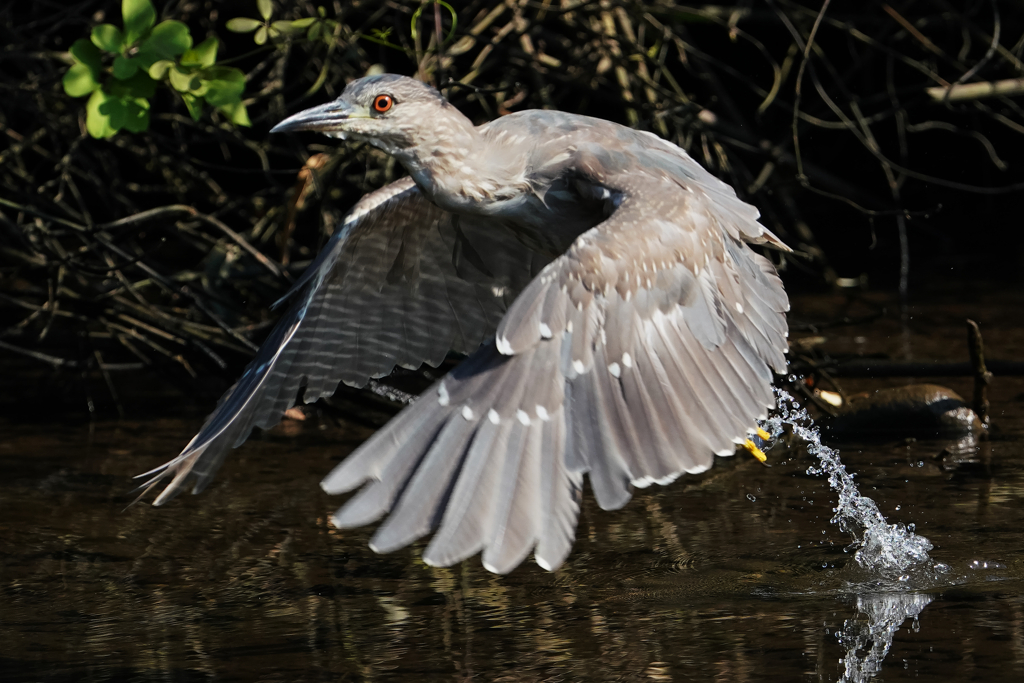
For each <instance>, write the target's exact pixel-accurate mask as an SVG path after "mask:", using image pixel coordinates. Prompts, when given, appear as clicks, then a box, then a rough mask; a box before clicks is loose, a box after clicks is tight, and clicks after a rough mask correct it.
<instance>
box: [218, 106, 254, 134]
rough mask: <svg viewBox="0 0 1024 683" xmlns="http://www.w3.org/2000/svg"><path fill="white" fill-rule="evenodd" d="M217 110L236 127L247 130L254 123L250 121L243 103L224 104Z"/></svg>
mask: <svg viewBox="0 0 1024 683" xmlns="http://www.w3.org/2000/svg"><path fill="white" fill-rule="evenodd" d="M217 109H218V110H219V111H221V112H223V113H224V114H225V115H226V116H227V117H228V119H229V120H230V121H231V123H233V124H235V125H236V126H245V127H246V128H251V127H252V121H250V120H249V112H248V111H246V108H245V105H244V104H242V103H241V102H232V103H231V104H222V105H221V106H219V107H217Z"/></svg>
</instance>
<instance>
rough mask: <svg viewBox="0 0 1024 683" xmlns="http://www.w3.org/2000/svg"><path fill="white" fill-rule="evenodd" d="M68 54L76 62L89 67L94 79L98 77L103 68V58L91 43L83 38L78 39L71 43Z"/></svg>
mask: <svg viewBox="0 0 1024 683" xmlns="http://www.w3.org/2000/svg"><path fill="white" fill-rule="evenodd" d="M68 52H70V53H71V56H72V57H74V58H75V61H76V62H78V63H79V64H84V65H85V66H87V67H89V68H90V69H91V70H92V71H93V73H94V74H95V75H96V77H97V78H98V77H99V75H100V69H102V68H103V63H102V59H103V57H102V55H100V51H99V49H98V48H97V47H96V46H95V45H93V44H92V41H89V40H86V39H85V38H79V39H78V40H76V41H75V42H73V43H71V48H70V49H69V50H68Z"/></svg>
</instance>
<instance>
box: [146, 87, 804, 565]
mask: <svg viewBox="0 0 1024 683" xmlns="http://www.w3.org/2000/svg"><path fill="white" fill-rule="evenodd" d="M306 130H312V131H319V132H321V133H324V134H326V135H329V136H331V137H335V138H340V139H343V140H345V139H351V140H362V141H366V142H368V143H370V144H371V145H373V146H375V147H378V148H380V149H382V150H384V151H385V152H386V153H388V154H390V155H392V156H393V157H395V158H396V159H397V160H398V161H399V162H400V163H401V164H402V165H403V166H404V167H405V169H406V170H407V171H408V172H409V175H408V176H407V177H405V178H403V179H401V180H397V181H395V182H393V183H391V184H390V185H387V186H386V187H383V188H381V189H379V190H377V191H375V192H371V193H370V194H368V195H366V196H365V197H363V199H362V200H360V201H359V203H357V204H356V205H355V206H354V207H353V208H352V210H351V211H350V212H349V213H348V214H347V216H346V218H345V219H344V222H343V224H342V225H341V226H340V227H339V229H338V230H337V231H336V232H335V233H334V235H333V236H332V237H331V239H330V241H329V242H328V243H327V245H326V247H325V248H324V249H323V251H322V252H321V253H320V254H319V255H318V256H317V258H316V260H315V261H314V262H313V263H312V265H310V267H309V268H308V269H307V270H306V271H305V273H304V274H303V275H302V277H301V278H300V279H299V280H298V282H296V283H295V286H294V287H293V288H292V290H291V291H290V293H289V294H288V295H286V299H289V300H290V306H289V308H288V309H287V312H286V313H285V314H284V315H283V316H282V317H281V320H280V321H279V322H278V324H277V326H276V327H275V328H274V330H273V332H271V334H270V336H269V337H268V338H267V340H266V341H265V342H264V343H263V346H262V347H261V348H260V350H259V353H258V354H257V356H256V358H255V360H253V361H252V362H251V363H250V364H249V366H248V368H247V369H246V370H245V373H244V374H243V375H242V377H241V378H240V379H239V380H238V382H237V383H236V384H235V385H234V386H233V387H232V388H231V389H230V390H228V392H227V393H226V394H225V396H224V397H223V399H222V400H221V403H220V404H219V406H218V407H217V409H216V410H215V411H214V412H213V414H212V415H210V417H209V418H208V419H207V421H206V424H205V425H204V426H203V427H202V430H201V431H200V432H199V434H197V435H196V436H195V438H193V439H192V441H190V442H189V444H188V445H187V446H186V447H185V449H184V450H183V451H182V453H181V454H180V455H179V456H178V457H177V458H175V459H173V460H171V461H170V462H168V463H167V464H165V465H163V466H162V467H160V468H158V469H157V470H154V471H153V472H152V473H150V474H152V475H153V476H152V478H151V479H150V480H149V481H147V482H146V483H147V485H148V486H149V487H152V486H154V485H156V484H158V483H160V482H163V481H166V480H169V483H168V484H167V486H166V488H165V489H164V490H163V492H162V493H161V494H160V495H159V496H158V497H157V498H156V500H155V504H156V505H160V504H162V503H164V502H165V501H167V500H168V499H169V498H171V497H172V496H173V495H175V494H176V493H177V492H178V491H179V490H180V489H181V488H182V487H184V486H185V485H186V484H187V483H189V482H190V481H191V482H193V493H198V492H199V491H201V490H202V489H203V488H204V487H205V486H206V485H207V484H208V483H209V481H210V479H211V477H212V476H213V475H214V472H215V471H216V470H217V468H218V467H219V466H220V464H221V463H222V462H223V460H224V457H225V456H226V455H227V453H228V451H229V450H230V449H231V448H233V447H237V446H239V445H241V443H242V442H243V441H245V439H246V438H247V437H248V435H249V433H250V432H251V430H252V428H253V427H254V426H258V427H261V428H264V429H266V428H269V427H272V426H273V425H275V424H277V422H278V421H279V420H280V419H281V416H282V414H283V413H284V412H285V411H286V410H287V409H288V408H290V407H291V406H292V405H293V404H294V402H295V400H296V397H297V395H298V392H299V390H300V388H301V389H302V390H303V399H304V400H305V401H306V402H307V403H310V402H312V401H315V400H317V399H318V398H320V397H322V396H330V395H332V394H333V393H334V391H335V389H336V388H337V386H338V383H339V382H344V383H345V384H348V385H351V386H356V387H360V386H364V385H365V384H366V383H367V381H368V380H369V379H370V378H376V377H383V376H385V375H388V374H389V373H390V372H391V371H392V370H393V369H394V368H395V366H401V367H404V368H417V367H419V366H420V365H421V364H422V363H427V364H430V365H432V366H435V367H436V366H437V365H439V364H440V363H441V361H442V360H444V358H445V357H446V355H447V354H448V353H449V352H450V351H455V352H458V353H461V354H466V355H468V358H466V359H465V360H464V361H463V362H462V363H461V364H460V365H458V366H457V367H456V368H455V369H454V370H452V371H451V372H450V373H448V374H447V375H446V376H445V377H444V378H443V379H441V380H440V381H439V382H437V383H436V384H435V385H434V386H433V387H432V388H430V389H429V390H428V391H427V392H426V393H424V394H423V395H422V396H421V397H420V398H419V399H418V400H416V401H415V402H414V403H413V404H412V405H410V406H408V407H407V408H405V410H403V411H402V412H401V413H400V414H399V415H398V416H396V417H395V418H394V419H392V420H391V421H390V422H389V423H388V424H387V425H385V426H384V427H383V428H382V429H380V430H379V431H377V432H376V433H375V434H374V435H373V436H372V437H371V438H370V439H369V440H368V441H366V442H365V443H364V444H362V445H361V446H360V447H359V448H357V449H356V450H355V452H353V453H352V454H351V455H350V456H349V457H348V458H347V459H346V460H345V461H344V462H342V463H341V464H340V465H339V466H338V467H336V468H335V469H334V471H333V472H331V473H330V474H329V475H328V476H327V478H326V479H324V481H323V483H322V486H323V488H324V489H325V490H326V491H327V492H329V493H342V492H347V491H352V490H354V489H356V488H359V487H361V486H362V487H363V488H362V490H361V491H360V492H359V493H358V494H356V495H354V496H352V497H351V498H350V499H349V500H348V501H347V503H346V504H345V505H344V506H343V507H341V509H339V510H338V512H337V513H335V515H334V516H333V518H332V519H333V523H334V524H335V525H337V526H338V527H342V528H347V527H355V526H361V525H364V524H369V523H371V522H375V521H378V520H380V519H381V518H382V517H385V516H387V519H386V521H385V522H384V523H383V524H382V525H381V526H380V527H379V528H378V529H377V531H376V533H375V535H374V536H373V540H372V542H371V547H372V548H373V549H374V550H375V551H377V552H388V551H390V550H394V549H397V548H401V547H403V546H406V545H408V544H410V543H412V542H413V541H415V540H417V539H419V538H421V537H423V536H425V535H427V534H429V533H431V532H432V531H436V533H435V534H434V535H433V538H432V539H431V541H430V543H429V545H428V547H427V548H426V550H425V551H424V554H423V558H424V560H425V561H426V562H427V563H428V564H432V565H440V566H447V565H451V564H454V563H456V562H459V561H461V560H463V559H465V558H467V557H469V556H471V555H474V554H476V553H478V552H482V554H483V563H484V566H485V567H486V568H487V569H489V570H490V571H493V572H499V573H505V572H509V571H511V570H512V569H514V568H515V567H516V566H518V565H519V564H520V563H521V562H522V561H523V560H524V559H525V558H526V557H527V556H528V555H529V554H530V552H531V551H532V552H533V553H534V557H535V559H536V561H537V563H538V564H539V565H540V566H542V567H544V568H545V569H555V568H557V567H559V566H560V565H561V564H562V563H563V561H564V560H565V558H566V557H567V556H568V554H569V552H570V550H571V548H572V543H573V540H574V538H575V530H576V521H577V517H578V514H579V505H580V499H581V493H582V488H583V477H584V475H589V477H590V485H591V488H592V489H593V491H594V495H595V497H596V499H597V503H598V504H599V505H600V506H601V507H602V508H604V509H606V510H612V509H617V508H620V507H622V506H623V505H625V504H626V502H627V501H628V500H629V499H630V497H631V495H632V490H633V487H645V486H648V485H650V484H652V483H657V484H667V483H669V482H671V481H672V480H674V479H676V478H677V477H678V476H680V475H681V474H683V473H684V472H687V473H695V472H702V471H704V470H706V469H708V468H709V467H710V466H711V465H712V463H713V460H714V455H716V454H717V455H730V454H732V453H734V452H735V449H736V444H738V443H743V442H744V441H745V439H746V438H747V436H748V434H749V433H750V432H751V431H752V429H753V428H754V426H755V421H756V420H757V419H761V418H764V417H765V416H766V414H767V412H766V409H767V408H769V407H771V406H773V405H774V399H773V394H772V388H771V383H772V379H773V376H772V372H771V369H774V370H775V372H778V373H782V372H784V371H785V368H786V359H785V355H784V354H785V352H786V350H787V342H786V337H787V325H786V319H785V315H784V314H785V311H787V310H788V308H789V303H788V298H787V296H786V293H785V291H784V290H783V287H782V283H781V281H780V280H779V277H778V275H777V274H776V272H775V268H774V267H773V266H772V264H771V262H770V261H769V260H768V259H766V258H764V257H763V256H761V255H759V254H757V253H755V252H754V251H753V250H752V249H751V248H750V247H749V246H748V244H747V243H754V244H768V245H772V246H774V247H776V248H779V249H783V250H788V248H787V247H786V246H785V245H784V244H783V243H782V242H781V241H780V240H779V239H778V238H777V237H776V236H775V235H773V234H772V233H771V232H769V231H768V230H767V229H765V228H764V227H763V226H762V225H760V224H759V223H758V221H757V219H758V211H757V209H755V208H754V207H753V206H750V205H749V204H746V203H745V202H743V201H741V200H740V199H739V198H738V197H737V196H736V193H735V192H734V191H733V189H732V188H731V187H729V186H728V185H726V184H725V183H723V182H721V181H720V180H718V179H717V178H715V177H714V176H712V175H711V174H710V173H708V172H707V171H705V170H704V169H703V168H702V167H701V166H700V165H699V164H698V163H697V162H695V161H694V160H693V159H692V158H691V157H690V156H689V155H687V153H686V152H685V151H683V150H682V149H680V148H679V147H677V146H676V145H673V144H672V143H670V142H667V141H665V140H662V139H661V138H659V137H657V136H656V135H653V134H651V133H647V132H642V131H637V130H633V129H630V128H626V127H624V126H620V125H618V124H615V123H611V122H609V121H603V120H599V119H594V118H589V117H586V116H579V115H575V114H568V113H564V112H558V111H523V112H518V113H514V114H510V115H508V116H504V117H502V118H500V119H498V120H496V121H492V122H490V123H486V124H483V125H481V126H474V125H473V123H472V122H471V121H470V120H469V119H468V118H466V117H465V116H464V115H463V114H462V113H461V112H459V111H458V110H457V109H456V108H455V107H454V106H452V105H451V104H449V103H448V102H447V101H446V100H445V99H444V98H443V97H442V96H441V94H440V93H439V92H438V91H437V90H435V89H433V88H431V87H429V86H427V85H425V84H423V83H421V82H419V81H416V80H414V79H411V78H406V77H403V76H396V75H379V76H370V77H366V78H361V79H359V80H356V81H353V82H352V83H351V84H350V85H349V86H348V87H347V88H345V91H344V92H343V93H342V94H341V97H339V98H338V99H337V100H335V101H333V102H330V103H328V104H324V105H321V106H318V107H314V108H312V109H308V110H306V111H303V112H300V113H298V114H295V115H294V116H291V117H290V118H287V119H285V120H284V121H282V122H281V123H279V124H278V125H277V126H275V127H274V128H273V129H272V130H271V132H272V133H283V132H291V131H306Z"/></svg>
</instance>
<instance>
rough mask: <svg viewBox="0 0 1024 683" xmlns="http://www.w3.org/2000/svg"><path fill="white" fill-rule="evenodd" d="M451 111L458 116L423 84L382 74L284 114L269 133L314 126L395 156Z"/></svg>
mask: <svg viewBox="0 0 1024 683" xmlns="http://www.w3.org/2000/svg"><path fill="white" fill-rule="evenodd" d="M453 113H454V115H455V116H457V117H461V116H462V115H461V114H459V113H458V110H456V109H455V108H454V107H452V106H451V105H450V104H448V102H447V101H446V100H445V99H444V98H443V97H442V96H441V94H440V93H439V92H438V91H437V90H435V89H434V88H432V87H430V86H429V85H426V84H424V83H421V82H420V81H417V80H415V79H412V78H408V77H406V76H396V75H394V74H382V75H379V76H367V77H365V78H360V79H358V80H355V81H352V82H351V83H349V85H348V87H346V88H345V91H344V92H343V93H341V97H339V98H338V99H336V100H334V101H333V102H328V103H327V104H322V105H320V106H318V107H313V108H312V109H306V110H305V111H301V112H299V113H298V114H295V115H293V116H289V117H288V118H286V119H285V120H284V121H281V122H280V123H279V124H277V125H276V126H274V127H273V128H272V129H271V130H270V132H271V133H288V132H292V131H300V130H315V131H318V132H320V133H323V134H325V135H329V136H331V137H334V138H340V139H342V140H347V139H352V140H366V141H367V142H369V143H370V144H372V145H374V146H375V147H379V148H380V149H382V150H384V151H385V152H387V153H388V154H394V155H399V156H400V155H401V152H402V151H403V150H408V149H410V148H413V147H416V146H418V145H419V144H421V143H422V142H423V141H422V140H421V138H422V137H423V135H422V133H421V132H420V131H424V130H430V129H434V127H433V126H430V125H429V123H428V122H435V121H437V120H438V118H440V117H444V116H446V115H453ZM435 130H436V129H435Z"/></svg>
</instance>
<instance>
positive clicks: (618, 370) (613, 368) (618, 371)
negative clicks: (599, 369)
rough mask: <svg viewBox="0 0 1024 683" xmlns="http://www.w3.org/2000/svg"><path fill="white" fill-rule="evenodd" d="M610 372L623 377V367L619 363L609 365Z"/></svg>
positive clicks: (614, 375) (613, 375)
mask: <svg viewBox="0 0 1024 683" xmlns="http://www.w3.org/2000/svg"><path fill="white" fill-rule="evenodd" d="M608 372H610V373H612V377H621V376H622V368H620V367H619V364H618V363H612V364H611V365H609V366H608Z"/></svg>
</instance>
